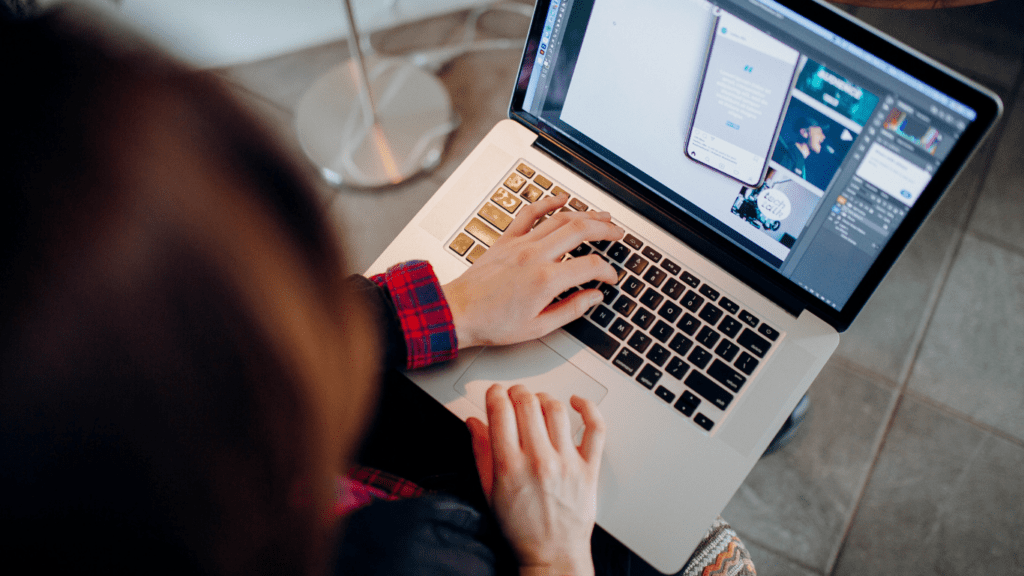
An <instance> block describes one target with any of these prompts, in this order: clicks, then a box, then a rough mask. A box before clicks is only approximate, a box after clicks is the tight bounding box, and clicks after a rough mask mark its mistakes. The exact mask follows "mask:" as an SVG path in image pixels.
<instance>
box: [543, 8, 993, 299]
mask: <svg viewBox="0 0 1024 576" xmlns="http://www.w3.org/2000/svg"><path fill="white" fill-rule="evenodd" d="M751 27H753V28H751ZM730 34H732V35H736V34H742V35H743V38H741V40H742V42H739V43H738V44H722V45H723V46H726V47H727V49H728V52H723V55H719V56H716V50H717V49H716V50H712V46H714V45H715V43H716V42H723V43H724V42H727V41H730V40H735V38H728V36H729V35H730ZM758 35H764V37H765V38H767V39H768V40H770V42H764V41H762V40H761V39H759V38H758ZM716 36H717V37H716ZM771 42H774V43H776V44H779V43H781V44H780V46H781V48H774V47H773V46H772V44H771ZM740 45H745V46H748V47H749V46H753V48H750V49H747V50H746V51H745V52H744V51H743V50H742V49H740V48H742V46H740ZM787 47H788V48H787ZM723 50H726V48H723ZM787 50H791V51H796V52H797V53H799V54H798V56H797V58H796V64H795V70H794V69H792V65H791V64H789V63H787V62H788V58H789V56H788V55H787ZM652 71H655V72H654V73H652ZM787 74H788V76H786V75H787ZM779 75H782V76H783V77H784V78H783V80H781V81H780V80H779ZM702 86H703V88H702ZM780 86H781V88H780ZM780 89H781V90H782V92H784V94H783V95H780V94H779V93H778V92H779V90H780ZM698 99H700V100H701V101H702V104H701V106H700V108H699V110H698V109H697V106H696V103H697V101H698ZM523 111H525V112H527V113H529V114H531V115H533V116H535V117H538V118H540V119H542V120H543V121H544V122H546V123H547V124H548V125H550V126H551V127H553V128H555V129H556V130H559V131H561V132H563V133H564V134H565V135H566V136H568V137H570V138H572V139H574V140H575V141H577V142H578V143H579V144H580V145H582V146H583V147H585V148H587V149H588V150H590V152H592V153H593V154H596V155H597V156H599V157H601V158H603V159H605V161H607V162H608V163H610V164H613V165H615V166H617V167H619V168H620V169H621V170H622V171H623V172H625V173H626V174H628V175H630V176H631V177H632V178H633V179H635V180H636V181H637V182H639V183H640V184H642V185H644V186H646V187H647V188H649V189H650V190H651V191H653V192H654V193H656V194H658V195H660V196H661V197H663V198H664V199H665V200H667V201H669V202H671V203H672V204H674V205H676V206H678V207H679V208H680V209H681V210H683V211H685V212H686V213H688V214H689V215H690V216H692V217H694V218H696V219H698V220H700V221H701V222H703V223H704V224H705V225H707V226H708V227H710V228H712V229H714V230H716V231H718V232H719V233H720V234H721V235H722V236H723V237H725V238H727V239H729V240H730V241H731V242H733V243H734V244H736V245H737V246H739V247H741V248H742V249H744V250H746V251H747V252H748V253H750V254H751V255H753V256H754V257H756V258H757V259H759V260H761V261H763V262H765V263H766V264H768V265H770V266H772V267H774V268H775V269H777V270H779V272H780V273H781V274H782V275H783V276H785V277H786V278H789V279H790V280H792V281H793V282H794V283H795V284H797V285H799V286H801V287H803V288H804V289H805V290H807V291H808V292H809V293H810V294H813V295H814V296H816V297H817V298H819V299H820V300H821V301H823V302H825V303H826V304H828V305H830V306H832V307H833V308H835V309H837V310H841V309H842V308H843V306H844V305H845V304H846V302H847V300H848V299H849V298H850V295H851V294H852V293H853V291H854V290H855V288H856V287H857V285H858V284H859V283H860V282H861V280H862V279H863V277H864V275H865V273H866V272H867V271H868V269H869V268H870V266H871V264H872V263H873V262H874V260H875V258H876V257H877V256H878V254H879V252H880V251H881V250H882V248H883V246H884V245H885V244H886V242H887V241H888V240H889V239H890V238H891V236H892V233H893V232H894V230H895V229H896V228H897V226H898V225H899V224H900V222H901V221H902V220H903V218H904V217H905V216H906V214H907V212H908V211H909V209H910V207H911V206H913V205H914V203H915V201H916V200H917V199H918V196H919V195H920V194H921V192H922V191H923V190H924V188H925V186H926V185H927V184H928V182H929V181H930V180H931V178H932V175H933V174H934V173H935V171H936V170H937V168H938V166H939V164H940V163H942V161H943V160H944V159H945V158H946V155H947V154H948V153H949V151H950V149H951V148H952V146H953V144H954V143H955V142H956V140H957V138H958V137H959V136H960V135H961V134H962V133H963V131H964V130H965V129H966V128H967V126H968V124H970V122H971V121H973V120H974V119H975V117H976V114H975V112H974V110H972V109H971V108H969V107H967V106H965V105H964V104H962V103H960V102H958V101H956V100H954V99H952V98H950V97H949V96H947V95H945V94H943V93H941V92H940V91H938V90H936V89H935V88H933V87H931V86H928V85H926V84H924V83H923V82H921V81H920V80H918V79H916V78H915V77H913V76H912V75H911V74H909V73H907V72H906V71H903V70H899V69H897V68H895V67H893V66H891V65H890V64H888V63H886V62H884V61H882V60H880V59H878V58H876V57H875V56H872V55H871V54H868V53H867V52H865V51H863V50H861V49H860V48H859V47H857V46H856V45H853V44H851V43H850V42H848V41H847V40H845V39H843V38H841V37H838V36H836V35H835V34H833V33H831V32H829V31H827V30H825V29H823V28H821V27H819V26H818V25H816V24H814V23H813V22H810V21H809V20H806V19H805V18H803V17H802V16H800V15H799V14H796V13H794V12H792V11H790V10H789V9H787V8H785V7H783V6H781V5H779V4H777V3H775V2H773V1H772V0H718V1H717V2H716V3H715V5H712V4H711V3H710V2H706V1H704V0H601V1H594V0H552V2H551V6H550V9H549V13H548V18H547V21H546V22H545V27H544V31H543V33H542V36H541V41H540V45H539V46H538V51H537V57H536V61H535V63H534V66H533V69H532V73H531V76H530V79H529V84H528V87H527V91H526V96H525V100H524V103H523ZM695 114H696V115H695ZM695 118H696V120H695ZM739 133H743V134H744V135H743V136H736V135H737V134H739ZM688 142H689V143H690V144H689V148H688ZM688 152H689V157H688ZM699 156H704V157H703V158H701V157H699ZM728 162H733V163H734V165H727V163H728ZM765 162H766V164H767V170H766V172H764V177H763V183H762V184H761V185H760V186H756V185H755V186H744V185H743V184H741V183H740V181H744V182H758V181H761V180H760V179H759V178H756V177H754V178H746V177H743V175H749V174H751V173H754V172H756V171H757V170H758V169H760V168H761V167H762V166H763V165H764V164H765ZM709 166H712V167H714V168H715V169H712V168H711V167H709ZM752 167H753V168H752ZM723 172H724V173H723ZM726 174H732V175H733V176H735V178H736V179H734V178H730V177H729V176H727V175H726Z"/></svg>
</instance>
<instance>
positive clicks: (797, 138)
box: [772, 116, 827, 184]
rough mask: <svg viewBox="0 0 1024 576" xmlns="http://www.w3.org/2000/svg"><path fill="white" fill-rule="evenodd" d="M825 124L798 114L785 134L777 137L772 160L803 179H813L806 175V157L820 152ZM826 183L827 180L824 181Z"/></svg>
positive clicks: (823, 142)
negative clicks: (777, 140)
mask: <svg viewBox="0 0 1024 576" xmlns="http://www.w3.org/2000/svg"><path fill="white" fill-rule="evenodd" d="M826 129H827V126H822V125H821V123H820V122H818V121H817V120H815V119H814V118H810V117H808V116H800V117H798V118H796V120H794V121H793V123H792V124H790V127H789V131H788V133H787V134H785V135H783V136H780V137H779V142H778V144H777V145H776V146H775V152H774V153H772V160H774V161H775V162H778V163H779V164H780V165H781V166H782V167H783V168H785V169H787V170H789V171H790V172H793V173H794V174H796V175H797V176H800V177H801V178H803V179H804V180H811V181H815V182H816V180H815V178H814V176H809V175H808V167H807V158H809V157H810V156H811V154H815V155H817V154H821V151H822V145H824V144H825V140H826V134H825V131H826ZM826 184H827V182H826Z"/></svg>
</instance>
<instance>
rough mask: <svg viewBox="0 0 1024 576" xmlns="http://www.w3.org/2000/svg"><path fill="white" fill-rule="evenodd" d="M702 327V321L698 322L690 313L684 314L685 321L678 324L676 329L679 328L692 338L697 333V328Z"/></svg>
mask: <svg viewBox="0 0 1024 576" xmlns="http://www.w3.org/2000/svg"><path fill="white" fill-rule="evenodd" d="M699 327H700V320H697V319H696V318H694V317H693V316H692V315H690V314H689V313H687V314H683V319H682V320H680V321H679V323H678V324H676V328H679V329H680V330H682V331H683V332H686V333H687V334H689V335H690V336H693V335H694V333H696V332H697V328H699Z"/></svg>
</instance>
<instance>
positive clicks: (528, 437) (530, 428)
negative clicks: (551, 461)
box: [508, 384, 552, 456]
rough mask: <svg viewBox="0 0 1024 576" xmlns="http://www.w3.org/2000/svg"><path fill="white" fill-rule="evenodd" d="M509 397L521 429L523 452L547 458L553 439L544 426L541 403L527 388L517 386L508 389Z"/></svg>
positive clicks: (520, 439)
mask: <svg viewBox="0 0 1024 576" xmlns="http://www.w3.org/2000/svg"><path fill="white" fill-rule="evenodd" d="M508 396H509V398H510V399H511V400H512V406H513V407H514V408H515V412H516V424H517V425H518V428H519V442H520V444H521V445H522V447H523V452H525V453H527V454H530V455H534V456H545V455H548V454H550V453H551V449H552V446H551V439H550V438H548V431H547V429H546V427H545V426H544V415H543V414H541V411H540V402H539V401H538V400H537V397H536V396H534V395H533V394H532V393H530V391H529V390H527V389H526V387H525V386H522V385H520V384H516V385H515V386H513V387H511V388H509V389H508Z"/></svg>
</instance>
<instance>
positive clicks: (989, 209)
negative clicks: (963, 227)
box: [970, 98, 1024, 252]
mask: <svg viewBox="0 0 1024 576" xmlns="http://www.w3.org/2000/svg"><path fill="white" fill-rule="evenodd" d="M1002 122H1003V127H1002V133H1001V137H1000V139H999V142H998V151H997V152H996V154H995V156H994V157H993V159H992V163H991V167H990V169H989V171H988V175H987V177H986V179H985V185H984V187H983V188H982V193H981V195H980V197H979V198H978V203H977V206H976V207H975V209H974V213H973V214H972V216H971V223H970V229H971V230H972V231H974V232H976V233H977V234H979V235H983V236H986V237H988V238H991V239H993V240H995V241H997V242H1002V243H1006V244H1008V245H1011V246H1014V247H1016V248H1017V249H1019V250H1021V251H1022V252H1024V221H1022V218H1021V214H1022V213H1024V169H1022V168H1021V167H1022V166H1024V98H1019V99H1018V100H1017V102H1016V103H1011V104H1008V105H1007V112H1006V115H1005V116H1004V117H1003V119H1002Z"/></svg>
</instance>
